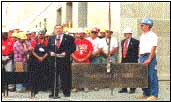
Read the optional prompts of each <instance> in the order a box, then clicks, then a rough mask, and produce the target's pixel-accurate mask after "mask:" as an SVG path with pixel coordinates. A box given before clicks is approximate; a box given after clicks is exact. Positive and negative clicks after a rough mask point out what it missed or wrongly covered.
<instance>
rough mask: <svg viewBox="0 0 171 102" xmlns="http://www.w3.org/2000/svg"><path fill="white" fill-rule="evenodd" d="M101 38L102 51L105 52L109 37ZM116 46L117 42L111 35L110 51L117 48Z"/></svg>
mask: <svg viewBox="0 0 171 102" xmlns="http://www.w3.org/2000/svg"><path fill="white" fill-rule="evenodd" d="M101 40H102V41H101V44H102V46H103V51H104V52H105V53H107V52H108V44H107V43H108V42H109V39H106V38H102V39H101ZM117 47H118V42H117V40H116V39H115V38H113V37H112V38H111V42H110V51H111V50H112V48H117Z"/></svg>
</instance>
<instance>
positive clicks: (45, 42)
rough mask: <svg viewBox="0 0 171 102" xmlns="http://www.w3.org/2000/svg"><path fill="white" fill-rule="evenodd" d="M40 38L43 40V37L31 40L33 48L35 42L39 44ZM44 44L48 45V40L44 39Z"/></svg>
mask: <svg viewBox="0 0 171 102" xmlns="http://www.w3.org/2000/svg"><path fill="white" fill-rule="evenodd" d="M41 40H43V39H37V40H32V42H31V46H32V47H33V48H35V47H36V44H37V43H39V44H40V42H41ZM44 45H45V46H46V47H47V46H48V40H45V41H44Z"/></svg>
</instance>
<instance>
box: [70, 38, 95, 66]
mask: <svg viewBox="0 0 171 102" xmlns="http://www.w3.org/2000/svg"><path fill="white" fill-rule="evenodd" d="M75 44H76V51H75V52H74V53H73V54H74V55H75V57H77V58H78V59H83V58H85V57H86V56H87V55H88V54H89V52H92V51H93V46H92V44H91V42H90V41H89V40H87V39H83V40H81V39H76V40H75ZM82 63H85V64H89V63H90V61H89V59H88V60H86V61H84V62H82Z"/></svg>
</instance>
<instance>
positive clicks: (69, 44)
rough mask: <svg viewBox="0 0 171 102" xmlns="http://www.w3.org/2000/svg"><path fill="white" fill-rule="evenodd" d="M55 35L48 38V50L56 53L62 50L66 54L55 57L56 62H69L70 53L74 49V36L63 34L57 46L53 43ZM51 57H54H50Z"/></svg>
mask: <svg viewBox="0 0 171 102" xmlns="http://www.w3.org/2000/svg"><path fill="white" fill-rule="evenodd" d="M56 36H57V35H53V36H51V37H50V38H49V41H48V49H49V52H55V53H56V54H61V53H62V52H65V53H66V56H65V57H64V58H57V60H58V62H62V63H66V64H67V63H70V55H71V54H72V53H73V52H74V51H75V50H76V45H75V43H74V40H75V39H74V38H73V37H71V36H69V35H66V34H64V35H63V38H62V41H61V44H60V47H59V48H58V47H57V46H56V44H55V40H56ZM51 58H52V59H53V58H54V57H51Z"/></svg>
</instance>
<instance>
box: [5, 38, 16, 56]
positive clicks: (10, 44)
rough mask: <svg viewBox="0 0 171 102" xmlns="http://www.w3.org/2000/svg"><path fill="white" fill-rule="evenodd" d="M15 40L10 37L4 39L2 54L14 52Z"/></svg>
mask: <svg viewBox="0 0 171 102" xmlns="http://www.w3.org/2000/svg"><path fill="white" fill-rule="evenodd" d="M13 46H14V41H13V40H12V39H10V38H8V39H7V40H2V55H10V54H13Z"/></svg>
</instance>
